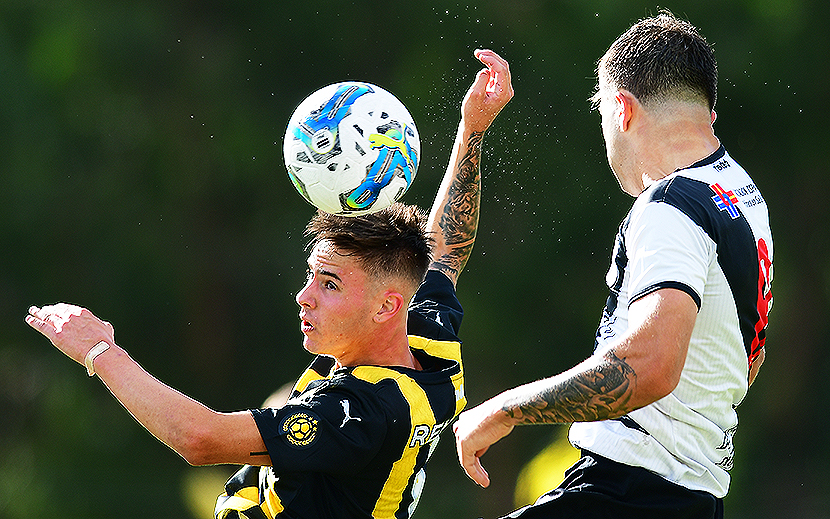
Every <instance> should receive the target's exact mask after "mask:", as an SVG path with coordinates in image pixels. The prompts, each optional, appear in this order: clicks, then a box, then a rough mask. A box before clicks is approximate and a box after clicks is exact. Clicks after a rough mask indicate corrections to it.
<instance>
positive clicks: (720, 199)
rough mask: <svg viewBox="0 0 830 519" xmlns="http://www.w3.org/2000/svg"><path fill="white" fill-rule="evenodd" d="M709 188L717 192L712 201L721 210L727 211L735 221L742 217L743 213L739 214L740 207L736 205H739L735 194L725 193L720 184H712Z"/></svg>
mask: <svg viewBox="0 0 830 519" xmlns="http://www.w3.org/2000/svg"><path fill="white" fill-rule="evenodd" d="M709 187H710V188H711V189H712V191H714V192H715V196H713V197H712V201H713V202H715V205H716V206H717V207H718V209H719V210H721V211H726V212H727V213H728V214H729V216H730V217H731V218H732V219H733V220H734V219H736V218H738V217H739V216H741V213H740V212H738V206H736V205H735V204H737V203H738V197H737V196H735V193H733V192H732V191H724V189H723V188H722V187H721V186H720V184H711V185H710V186H709Z"/></svg>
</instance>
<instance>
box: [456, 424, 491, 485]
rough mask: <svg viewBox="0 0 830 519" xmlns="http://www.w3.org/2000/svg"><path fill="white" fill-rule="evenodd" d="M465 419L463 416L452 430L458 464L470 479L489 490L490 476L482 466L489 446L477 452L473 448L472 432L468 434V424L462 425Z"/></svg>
mask: <svg viewBox="0 0 830 519" xmlns="http://www.w3.org/2000/svg"><path fill="white" fill-rule="evenodd" d="M465 418H466V417H465V416H464V415H463V414H462V416H461V417H459V420H458V421H456V422H455V424H453V428H452V430H453V433H454V434H455V448H456V451H457V453H458V463H459V464H460V465H461V468H463V469H464V472H466V473H467V476H469V478H470V479H472V480H473V481H475V482H476V483H477V484H478V485H480V486H481V487H484V488H487V487H488V486H490V475H489V474H488V473H487V471H486V470H484V466H483V465H482V464H481V456H484V453H485V452H487V449H488V448H489V445H487V446H485V447H483V448H481V449H479V450H476V448H475V447H473V446H472V442H473V441H474V438H472V437H471V433H470V432H467V429H466V424H464V425H462V421H464V419H465Z"/></svg>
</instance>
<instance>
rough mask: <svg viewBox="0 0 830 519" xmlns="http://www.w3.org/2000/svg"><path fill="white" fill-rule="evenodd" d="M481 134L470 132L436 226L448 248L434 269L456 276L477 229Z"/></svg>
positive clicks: (466, 256) (462, 265)
mask: <svg viewBox="0 0 830 519" xmlns="http://www.w3.org/2000/svg"><path fill="white" fill-rule="evenodd" d="M483 136H484V134H483V133H482V132H474V133H472V134H471V135H470V137H469V139H467V143H466V144H467V146H466V148H467V149H466V153H465V154H464V155H463V156H462V157H461V159H460V160H459V163H458V170H457V172H456V175H455V177H454V179H453V182H452V184H451V185H450V189H449V198H448V200H447V203H446V204H445V205H444V208H443V212H442V213H441V216H440V220H439V226H440V227H441V233H442V235H443V237H444V241H445V243H446V244H447V246H448V249H449V250H448V252H446V253H445V254H444V255H443V256H441V257H440V258H435V266H437V267H439V268H440V269H441V270H447V271H449V272H453V273H454V274H456V275H457V274H458V271H460V270H461V269H462V268H463V267H464V264H465V263H466V262H467V259H468V258H469V257H470V253H471V251H472V249H473V243H474V242H475V237H476V231H477V229H478V211H479V203H480V199H481V172H480V170H479V164H480V162H481V139H482V137H483Z"/></svg>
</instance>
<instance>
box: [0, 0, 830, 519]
mask: <svg viewBox="0 0 830 519" xmlns="http://www.w3.org/2000/svg"><path fill="white" fill-rule="evenodd" d="M476 4H477V5H475V6H469V5H464V4H462V3H459V2H429V1H426V2H423V1H422V2H399V3H398V4H390V3H379V2H368V1H361V2H334V1H330V0H319V1H313V2H275V1H268V2H264V1H247V2H216V1H202V2H181V1H178V2H176V1H167V2H163V1H150V0H145V1H140V0H139V1H133V2H108V1H103V0H98V1H94V0H72V1H65V0H54V1H42V0H41V1H35V0H33V1H22V0H20V1H8V0H0V94H1V95H2V98H1V99H2V100H1V101H0V174H2V177H1V178H2V184H0V518H7V519H17V518H22V517H48V516H55V517H62V518H65V519H70V518H105V517H106V518H112V517H117V518H146V517H158V518H167V517H170V518H174V517H175V518H182V517H193V518H198V517H205V518H206V517H210V510H211V509H212V506H213V501H214V498H215V496H216V494H218V493H219V492H220V491H221V485H222V482H223V481H224V479H225V478H226V477H227V476H228V475H229V474H230V473H231V472H232V471H233V467H209V468H193V467H190V466H188V465H187V464H186V463H185V462H184V461H183V460H181V459H180V458H179V457H178V456H177V455H176V454H175V453H173V452H171V451H170V450H168V449H167V448H166V447H164V446H163V445H161V444H160V443H159V442H158V441H156V440H155V439H154V438H153V437H151V436H150V435H149V434H148V433H147V432H146V431H144V430H143V429H142V428H141V427H139V426H138V425H137V424H136V423H135V422H134V421H133V420H132V418H131V417H130V416H129V415H128V414H127V413H126V412H124V411H123V410H122V408H121V407H120V405H119V404H118V403H117V402H116V401H115V400H114V399H113V398H112V397H111V396H110V395H109V393H107V392H106V390H105V389H104V387H103V386H102V384H101V383H100V382H99V381H98V380H90V379H88V378H87V377H86V375H85V373H84V370H83V368H82V367H81V366H78V365H77V364H74V363H73V362H71V361H69V360H68V359H66V358H64V357H63V355H62V354H60V353H59V352H57V351H56V350H54V349H53V348H52V347H51V346H50V345H49V344H48V342H47V341H46V340H45V339H44V338H42V337H40V336H39V335H38V334H37V333H35V332H34V331H32V330H30V329H29V328H28V327H27V326H26V325H25V324H24V322H23V317H24V315H25V313H26V309H27V307H28V306H29V305H31V304H37V305H42V304H49V303H53V302H57V301H68V302H73V303H77V304H81V305H84V306H87V307H89V308H90V309H92V310H93V311H94V312H95V313H96V314H98V315H99V316H100V317H102V318H104V319H106V320H109V321H111V322H112V323H113V324H114V325H115V328H116V338H117V340H118V341H119V343H120V344H121V345H122V346H124V347H125V348H126V349H127V350H128V351H129V352H130V353H131V354H132V355H133V357H134V358H136V359H137V360H138V361H139V362H140V363H142V364H143V365H144V366H145V367H146V368H147V369H148V370H149V371H150V372H151V373H153V374H155V375H157V376H158V377H159V378H161V379H162V380H163V381H165V382H167V383H169V384H171V385H172V386H174V387H176V388H178V389H180V390H182V391H184V392H185V393H187V394H189V395H191V396H193V397H195V398H197V399H199V400H201V401H203V402H205V403H207V404H208V405H210V406H211V407H213V408H215V409H219V410H237V409H245V408H250V407H257V406H259V405H260V403H261V402H262V401H263V400H264V399H265V398H266V397H267V396H268V395H269V394H270V393H271V392H272V391H274V390H275V389H277V388H278V387H279V386H281V385H282V384H284V383H285V382H288V381H290V380H291V379H292V378H293V377H295V376H296V375H297V374H298V373H299V372H300V370H302V369H303V368H304V367H305V365H306V364H307V363H308V361H309V356H308V354H307V353H305V352H304V351H303V350H302V348H301V334H300V332H299V330H298V324H297V307H296V304H295V303H294V301H293V297H294V294H295V293H296V291H297V290H298V288H299V287H300V286H301V284H302V283H303V280H304V271H305V266H304V264H305V252H304V251H303V247H304V245H305V241H304V239H303V237H302V228H303V225H304V224H305V222H306V221H307V220H308V218H310V216H311V215H312V212H313V211H312V208H311V207H310V206H309V205H307V204H306V203H305V202H303V201H302V200H301V199H300V197H299V195H297V194H296V193H295V192H294V190H293V187H292V186H291V184H290V182H289V180H288V178H287V175H286V174H285V170H284V166H283V164H282V138H283V132H284V130H285V125H286V123H287V121H288V118H289V116H290V114H291V112H292V111H293V109H294V107H295V106H296V105H297V104H298V103H299V102H300V101H301V100H302V99H303V98H304V97H305V96H306V95H307V94H309V93H310V92H312V91H313V90H316V89H317V88H320V87H321V86H324V85H326V84H329V83H333V82H337V81H342V80H347V79H359V80H365V81H370V82H373V83H376V84H378V85H380V86H382V87H384V88H386V89H388V90H390V91H392V92H393V93H395V94H396V95H397V96H398V97H399V98H400V99H401V100H402V101H403V102H404V103H405V104H406V105H407V107H408V108H409V110H410V111H411V112H412V114H413V116H414V118H415V121H416V123H417V125H418V129H419V131H420V134H421V139H422V149H423V157H422V161H421V164H420V168H419V170H418V176H417V179H416V181H415V184H414V186H413V187H412V189H411V190H410V192H409V193H408V194H407V195H406V197H405V198H404V201H406V202H409V203H417V204H419V205H422V206H424V207H428V206H429V204H430V203H431V200H432V197H433V195H434V193H435V190H436V189H437V186H438V182H439V181H440V178H441V176H442V174H443V171H444V168H445V167H446V162H447V159H448V154H449V151H450V148H451V145H452V141H453V138H454V134H455V128H456V125H457V123H458V118H459V104H460V101H461V99H462V97H463V95H464V93H465V91H466V90H467V88H468V86H469V84H470V82H471V81H472V77H473V75H474V73H475V72H476V71H477V70H479V68H480V64H479V63H478V62H477V61H476V60H475V59H473V57H472V52H473V50H474V49H476V48H479V47H489V48H492V49H494V50H496V51H497V52H499V53H501V54H502V55H503V56H504V57H505V58H506V59H507V60H509V62H510V65H511V71H512V74H513V78H514V86H515V91H516V96H515V98H514V100H513V101H512V102H511V103H510V104H509V105H508V106H507V108H506V109H505V110H504V112H502V114H501V115H500V116H499V118H498V119H497V121H496V123H495V124H494V126H493V127H492V129H491V131H490V132H489V133H488V134H487V136H486V137H485V145H484V158H483V178H484V181H483V182H484V196H483V207H482V217H481V225H480V234H479V238H478V242H477V245H476V248H475V250H474V254H473V257H472V258H471V260H470V262H469V264H468V267H467V270H466V271H465V272H464V274H463V275H462V277H461V280H460V283H459V294H460V298H461V300H462V303H463V304H464V305H465V310H466V317H465V321H464V324H463V327H462V330H461V336H462V338H463V339H464V340H465V361H466V370H467V393H468V398H469V400H470V402H471V403H472V404H477V403H479V402H481V401H482V400H484V399H486V398H487V397H489V396H491V395H492V394H494V393H496V392H498V391H500V390H503V389H506V388H508V387H512V386H514V385H517V384H520V383H522V382H526V381H529V380H533V379H536V378H539V377H543V376H546V375H550V374H553V373H555V372H559V371H561V370H563V369H566V368H568V367H570V366H571V365H573V364H574V363H576V362H578V361H579V360H581V359H582V358H584V357H585V356H586V355H588V354H589V353H590V351H591V348H592V344H593V334H594V329H595V326H596V324H597V322H598V319H599V315H600V311H601V308H602V306H603V303H604V300H605V296H606V289H605V287H604V274H605V271H606V269H607V267H608V262H609V257H610V252H611V251H610V247H611V244H612V241H613V237H614V232H615V230H616V228H617V225H618V224H619V222H620V220H621V219H622V218H623V216H624V215H625V213H626V211H627V209H628V206H629V204H630V203H631V199H630V198H629V197H628V196H627V195H625V194H623V193H622V192H621V191H620V190H619V188H618V187H617V184H616V181H615V180H614V179H613V177H612V175H611V173H610V170H609V168H608V166H607V164H606V161H605V150H604V147H603V143H602V138H601V134H600V129H599V117H598V115H597V114H596V113H592V112H591V111H590V107H589V103H588V102H587V98H588V97H589V96H590V95H591V93H592V89H593V86H594V84H595V78H594V64H595V61H596V59H597V58H598V57H599V56H600V55H601V54H602V53H603V52H604V50H605V49H606V48H607V46H608V45H609V44H610V43H611V42H612V41H613V40H614V39H615V38H616V37H617V36H618V35H619V34H620V33H621V32H622V31H624V30H625V29H626V28H627V27H628V26H629V25H630V24H631V23H633V22H634V21H636V20H637V19H639V18H641V17H643V16H646V15H649V14H654V13H655V12H656V11H657V9H658V4H653V3H650V2H643V1H635V0H602V1H600V0H570V1H564V0H563V1H549V2H545V1H542V0H537V1H533V0H524V1H514V2H506V1H495V0H489V1H480V2H477V3H476ZM829 6H830V4H828V3H827V2H826V1H825V0H731V1H713V0H709V1H701V0H696V1H690V0H676V1H667V2H664V3H660V4H659V7H668V8H670V9H671V10H672V11H674V12H675V13H676V14H678V15H680V16H682V17H684V18H687V19H689V20H690V21H692V22H693V23H694V24H695V25H697V26H698V27H699V28H700V29H701V31H702V32H703V34H704V35H705V36H706V37H707V38H708V39H709V41H710V42H712V43H713V44H714V48H715V52H716V56H717V58H718V60H719V66H720V91H719V94H720V95H719V100H718V105H717V111H718V115H719V118H718V120H717V122H716V124H715V128H716V132H717V134H718V136H719V137H720V138H721V140H722V141H723V142H724V144H725V145H726V147H727V149H728V150H729V151H730V153H731V154H732V156H733V157H734V158H735V159H736V160H737V161H738V162H740V163H741V164H742V165H743V166H744V167H746V168H747V170H749V172H750V173H751V174H752V175H753V176H754V178H755V181H756V183H757V184H758V186H759V187H760V188H761V189H762V191H763V192H764V195H765V197H766V200H767V202H768V204H769V208H770V211H771V220H772V226H773V233H774V235H775V245H776V247H775V266H776V269H775V282H774V285H773V288H774V294H775V307H774V309H773V312H772V315H771V320H770V328H769V334H768V337H769V340H768V342H767V346H768V347H767V362H766V364H765V365H764V369H763V370H762V372H761V376H760V377H759V379H758V381H757V382H756V384H755V386H754V387H753V391H752V392H751V393H750V394H749V396H748V397H747V399H746V401H745V402H744V403H743V405H742V406H741V408H740V413H741V426H740V428H739V431H738V434H737V436H736V438H735V444H736V448H737V459H736V466H735V469H734V470H733V472H732V474H733V477H734V479H733V486H732V490H731V493H730V495H729V496H728V497H727V499H726V513H727V517H730V518H733V519H737V518H758V517H764V518H766V517H775V518H799V519H805V518H819V517H830V497H828V496H830V452H828V451H830V427H828V418H827V416H828V413H827V411H826V410H825V404H824V396H825V393H826V383H825V380H826V379H825V377H824V374H826V373H828V372H829V371H830V365H828V356H827V355H826V350H827V348H828V337H827V333H826V327H827V325H826V316H827V313H828V301H827V299H828V287H830V254H828V228H830V227H829V226H828V223H829V222H828V212H827V209H826V208H827V203H826V201H825V199H826V192H825V186H826V185H827V182H826V175H827V166H826V165H827V149H828V147H827V139H828V136H830V130H828V124H827V108H826V102H824V101H823V99H825V96H826V94H822V92H825V91H826V86H827V84H828V80H830V77H829V76H830V67H829V66H828V51H830V44H828V43H829V42H828V31H827V25H828V21H830V16H828V11H830V7H829ZM564 430H565V428H564V427H561V426H550V427H526V428H520V429H518V430H516V431H515V432H514V433H513V434H512V435H511V436H510V437H508V438H506V439H505V440H503V441H502V442H500V443H499V444H497V445H496V446H495V447H493V448H492V449H491V450H490V452H489V453H488V454H487V455H486V457H485V458H484V464H485V467H487V468H488V469H489V471H490V474H491V477H492V479H493V483H492V486H491V487H490V488H489V489H486V490H484V489H480V488H478V487H476V486H475V485H474V484H473V483H472V482H471V481H470V480H468V479H467V478H466V476H465V475H464V474H463V472H462V471H461V469H460V468H459V467H458V464H457V461H456V460H455V453H454V446H453V441H452V438H451V435H449V434H447V435H446V436H445V438H444V441H443V442H442V443H441V445H440V446H439V448H438V450H437V452H436V455H435V456H434V457H433V459H432V461H431V462H430V467H429V469H430V470H429V471H428V479H427V483H426V490H425V493H424V497H423V499H422V501H421V505H420V507H419V509H418V511H417V512H416V517H419V518H421V519H427V518H439V517H459V518H462V517H468V518H474V517H479V516H484V517H490V518H492V517H494V516H495V515H496V514H504V513H507V512H509V511H510V510H512V509H513V508H514V506H516V505H517V504H522V503H523V502H524V501H526V500H527V498H525V497H522V496H521V495H520V496H519V497H518V498H516V492H515V487H516V481H517V478H518V477H519V474H520V471H522V469H523V468H524V467H525V466H527V465H528V463H530V462H531V460H533V459H534V457H536V455H537V454H539V453H540V452H543V451H545V449H546V447H548V446H549V445H550V444H551V443H552V442H554V441H555V440H556V439H557V438H559V437H561V434H562V433H563V432H564ZM553 445H554V446H555V445H556V444H555V443H554V444H553ZM545 452H546V453H547V457H546V458H539V460H542V461H538V460H537V462H536V464H535V466H536V467H537V470H535V471H533V473H538V472H539V470H538V467H539V466H542V467H544V466H545V465H546V464H551V472H555V471H556V470H561V469H559V468H558V463H556V460H557V459H559V457H562V456H566V454H563V455H561V456H560V455H558V454H555V453H553V454H551V453H552V452H553V451H551V450H550V449H548V450H547V451H545ZM544 460H548V461H544ZM540 463H541V465H540ZM542 472H545V471H544V470H542ZM200 506H201V507H202V509H201V510H200ZM205 508H206V510H207V511H205Z"/></svg>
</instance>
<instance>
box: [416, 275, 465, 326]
mask: <svg viewBox="0 0 830 519" xmlns="http://www.w3.org/2000/svg"><path fill="white" fill-rule="evenodd" d="M463 317H464V310H463V308H462V307H461V303H460V302H459V300H458V297H457V296H456V293H455V287H454V286H453V284H452V281H450V279H449V278H448V277H447V276H446V275H444V274H443V273H441V272H439V271H437V270H430V271H429V272H427V276H426V279H425V280H424V282H423V283H422V284H421V286H420V288H419V289H418V291H417V292H416V294H415V297H414V298H413V299H412V303H410V305H409V316H408V321H407V333H409V334H410V335H420V336H422V337H428V338H430V339H437V340H455V341H457V340H458V337H457V334H458V331H459V329H460V328H461V320H462V318H463Z"/></svg>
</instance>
